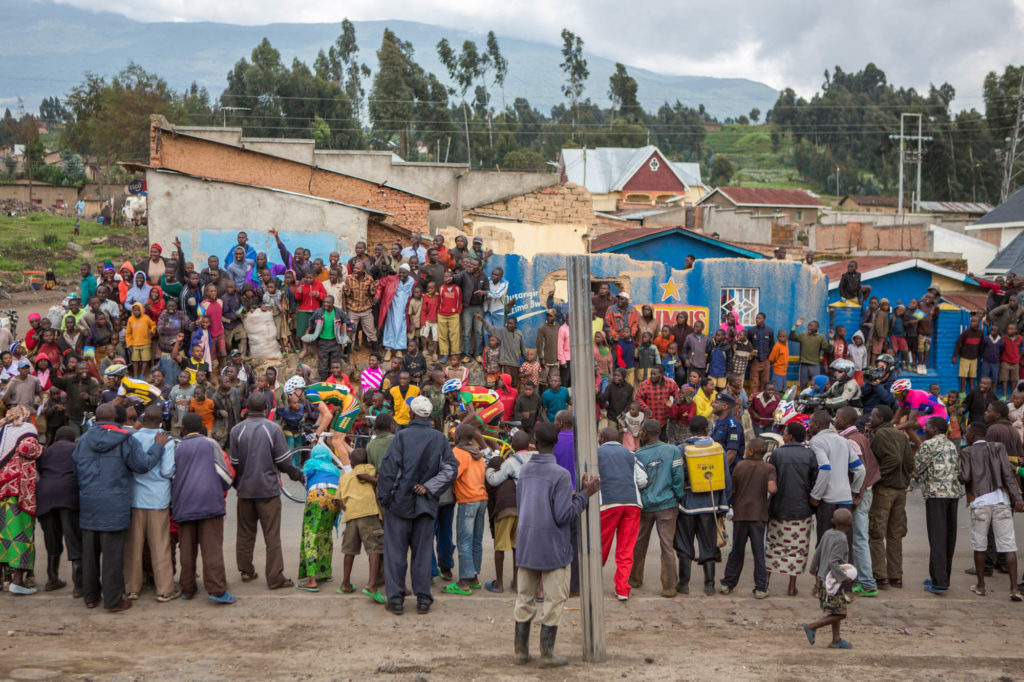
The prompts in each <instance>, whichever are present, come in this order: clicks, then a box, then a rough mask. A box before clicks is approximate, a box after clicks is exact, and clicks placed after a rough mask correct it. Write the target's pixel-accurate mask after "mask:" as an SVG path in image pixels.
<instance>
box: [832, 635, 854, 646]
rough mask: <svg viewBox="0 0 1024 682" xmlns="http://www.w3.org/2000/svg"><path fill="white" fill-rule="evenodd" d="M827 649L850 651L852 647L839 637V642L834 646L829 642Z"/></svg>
mask: <svg viewBox="0 0 1024 682" xmlns="http://www.w3.org/2000/svg"><path fill="white" fill-rule="evenodd" d="M828 648H829V649H852V648H853V645H852V644H850V643H849V642H847V641H846V640H845V639H843V638H842V637H840V638H839V641H838V642H836V643H835V644H833V643H832V642H829V643H828Z"/></svg>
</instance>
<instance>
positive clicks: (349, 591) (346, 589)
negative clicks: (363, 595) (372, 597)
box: [335, 585, 366, 594]
mask: <svg viewBox="0 0 1024 682" xmlns="http://www.w3.org/2000/svg"><path fill="white" fill-rule="evenodd" d="M335 591H336V592H337V593H338V594H352V593H353V592H355V591H356V588H354V587H352V586H351V585H347V586H346V585H341V586H340V587H339V588H338V589H337V590H335ZM363 592H366V590H363Z"/></svg>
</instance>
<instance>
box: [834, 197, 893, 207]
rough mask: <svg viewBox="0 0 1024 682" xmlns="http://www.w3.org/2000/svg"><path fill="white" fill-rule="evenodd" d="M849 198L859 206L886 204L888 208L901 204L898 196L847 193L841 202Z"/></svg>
mask: <svg viewBox="0 0 1024 682" xmlns="http://www.w3.org/2000/svg"><path fill="white" fill-rule="evenodd" d="M847 199H849V200H850V201H852V202H854V203H856V204H857V205H858V206H885V207H888V208H896V207H897V206H899V199H898V198H896V197H883V196H872V195H869V194H847V195H846V196H845V197H843V198H842V200H841V201H840V202H839V203H840V204H841V203H843V201H846V200H847Z"/></svg>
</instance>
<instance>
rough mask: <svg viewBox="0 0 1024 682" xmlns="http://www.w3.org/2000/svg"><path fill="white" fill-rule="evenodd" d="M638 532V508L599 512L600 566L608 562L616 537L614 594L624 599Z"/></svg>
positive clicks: (620, 508) (615, 508) (616, 508)
mask: <svg viewBox="0 0 1024 682" xmlns="http://www.w3.org/2000/svg"><path fill="white" fill-rule="evenodd" d="M639 530H640V508H639V507H612V508H611V509H604V510H602V511H601V565H602V566H604V564H605V563H607V562H608V553H609V552H611V549H612V539H614V538H615V536H616V535H618V541H617V542H616V543H615V593H616V594H621V595H622V596H624V597H628V596H629V591H630V590H631V589H632V588H631V587H630V586H629V574H630V572H631V571H632V570H633V546H634V545H635V544H636V536H637V532H638V531H639Z"/></svg>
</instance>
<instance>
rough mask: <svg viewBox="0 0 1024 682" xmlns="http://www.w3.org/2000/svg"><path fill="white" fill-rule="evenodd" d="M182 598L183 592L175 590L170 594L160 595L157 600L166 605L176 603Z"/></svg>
mask: <svg viewBox="0 0 1024 682" xmlns="http://www.w3.org/2000/svg"><path fill="white" fill-rule="evenodd" d="M180 597H181V590H177V589H176V590H174V592H171V593H170V594H158V595H157V596H156V600H157V601H158V602H160V603H161V604H166V603H167V602H169V601H175V600H177V599H179V598H180Z"/></svg>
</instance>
